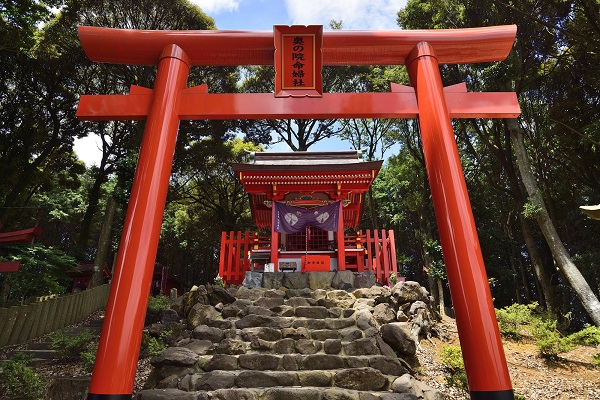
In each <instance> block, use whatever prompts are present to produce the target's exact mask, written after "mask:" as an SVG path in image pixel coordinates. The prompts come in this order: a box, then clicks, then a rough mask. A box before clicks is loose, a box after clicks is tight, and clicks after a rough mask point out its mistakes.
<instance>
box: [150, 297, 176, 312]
mask: <svg viewBox="0 0 600 400" xmlns="http://www.w3.org/2000/svg"><path fill="white" fill-rule="evenodd" d="M170 307H171V299H169V297H168V296H165V295H164V294H159V295H157V296H150V298H149V299H148V313H149V314H151V315H160V313H162V312H163V311H164V310H166V309H168V308H170Z"/></svg>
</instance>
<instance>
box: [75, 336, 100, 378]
mask: <svg viewBox="0 0 600 400" xmlns="http://www.w3.org/2000/svg"><path fill="white" fill-rule="evenodd" d="M96 353H98V342H96V341H94V342H92V343H90V344H89V345H88V346H87V348H86V349H85V350H84V351H82V352H81V353H79V356H80V357H81V361H82V362H83V366H84V367H85V369H86V371H89V372H91V371H92V369H94V362H96Z"/></svg>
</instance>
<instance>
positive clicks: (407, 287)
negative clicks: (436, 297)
mask: <svg viewBox="0 0 600 400" xmlns="http://www.w3.org/2000/svg"><path fill="white" fill-rule="evenodd" d="M392 297H393V298H394V300H395V302H396V303H397V304H404V303H413V302H415V301H422V302H425V303H427V302H428V301H429V293H428V292H427V290H425V288H424V287H422V286H421V285H419V284H418V283H417V282H414V281H405V282H398V283H396V284H395V285H394V287H393V288H392Z"/></svg>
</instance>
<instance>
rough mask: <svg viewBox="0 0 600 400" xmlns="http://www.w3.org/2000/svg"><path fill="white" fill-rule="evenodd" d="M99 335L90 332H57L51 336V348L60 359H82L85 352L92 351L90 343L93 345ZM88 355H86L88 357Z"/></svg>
mask: <svg viewBox="0 0 600 400" xmlns="http://www.w3.org/2000/svg"><path fill="white" fill-rule="evenodd" d="M96 338H97V335H95V334H94V333H92V332H91V331H89V330H84V331H81V332H79V333H67V332H65V331H56V332H54V333H52V334H50V340H51V341H52V342H51V343H50V348H51V349H54V350H56V351H57V352H58V355H59V357H60V358H62V359H65V360H76V359H81V354H82V353H83V352H88V351H90V343H93V341H94V339H96ZM87 356H88V355H86V357H87Z"/></svg>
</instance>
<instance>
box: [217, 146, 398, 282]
mask: <svg viewBox="0 0 600 400" xmlns="http://www.w3.org/2000/svg"><path fill="white" fill-rule="evenodd" d="M382 162H383V161H364V160H363V159H362V157H361V153H360V152H359V151H341V152H282V153H275V152H264V153H263V152H261V153H251V154H250V157H249V159H248V162H245V163H232V164H231V165H232V167H233V170H234V171H235V174H236V177H237V179H239V181H240V182H241V183H242V185H243V186H244V190H245V191H246V193H248V198H249V201H250V209H251V211H252V218H253V220H254V223H255V224H256V227H257V228H258V229H259V231H261V233H262V232H264V234H260V233H259V232H248V231H246V232H223V233H222V237H221V253H220V262H219V275H220V276H221V278H223V280H224V281H225V283H227V284H240V283H241V282H242V280H243V279H244V275H245V273H246V271H264V272H277V271H281V272H314V271H344V270H352V271H355V272H365V271H369V270H372V271H374V273H375V276H376V279H377V281H378V282H380V283H387V282H388V278H389V276H390V274H391V273H392V272H396V271H397V266H396V255H395V253H396V251H395V243H394V232H393V231H391V230H365V231H363V230H358V231H357V230H356V229H357V227H358V225H359V223H360V220H361V216H362V213H363V206H364V203H365V194H366V192H367V191H368V190H369V187H370V186H371V184H372V183H373V181H374V180H375V177H376V176H377V174H378V172H379V169H380V168H381V165H382ZM267 231H270V234H267ZM349 233H350V234H349Z"/></svg>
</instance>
